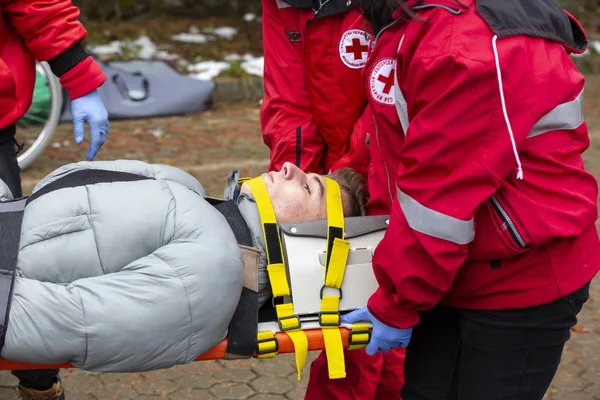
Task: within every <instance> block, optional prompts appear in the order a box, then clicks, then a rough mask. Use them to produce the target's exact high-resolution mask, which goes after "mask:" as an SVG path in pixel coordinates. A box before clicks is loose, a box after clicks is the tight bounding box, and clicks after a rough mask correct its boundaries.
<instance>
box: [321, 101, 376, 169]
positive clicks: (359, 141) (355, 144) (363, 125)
mask: <svg viewBox="0 0 600 400" xmlns="http://www.w3.org/2000/svg"><path fill="white" fill-rule="evenodd" d="M372 126H373V113H372V112H371V108H370V107H369V106H367V107H366V108H365V110H364V111H363V113H362V115H361V117H360V118H359V119H358V121H356V123H355V124H354V128H353V129H352V133H351V135H350V145H349V148H348V152H347V153H346V154H345V155H344V156H343V157H341V158H340V159H339V160H337V161H336V162H335V163H334V164H333V165H332V167H331V171H332V172H335V170H336V169H339V168H343V167H350V168H352V169H354V170H355V171H356V172H358V173H359V174H361V175H362V176H364V177H365V179H366V178H367V175H368V172H369V165H370V161H371V155H370V153H369V148H368V147H367V135H368V133H369V130H370V129H371V128H372Z"/></svg>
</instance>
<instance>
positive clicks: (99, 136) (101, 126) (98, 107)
mask: <svg viewBox="0 0 600 400" xmlns="http://www.w3.org/2000/svg"><path fill="white" fill-rule="evenodd" d="M71 113H72V114H73V126H74V128H75V132H74V136H75V143H77V144H81V142H83V132H84V124H85V122H86V121H87V123H88V125H89V127H90V138H91V143H90V147H89V148H88V151H87V155H86V156H87V159H88V160H90V161H91V160H93V159H94V157H96V153H98V150H100V147H102V145H103V144H104V142H105V141H106V134H107V133H108V112H107V111H106V108H105V107H104V103H103V102H102V98H101V97H100V93H98V90H94V91H93V92H90V93H88V94H86V95H84V96H81V97H78V98H76V99H74V100H72V101H71Z"/></svg>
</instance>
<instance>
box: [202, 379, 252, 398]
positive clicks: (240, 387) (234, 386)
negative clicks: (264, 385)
mask: <svg viewBox="0 0 600 400" xmlns="http://www.w3.org/2000/svg"><path fill="white" fill-rule="evenodd" d="M210 392H211V393H212V394H213V396H215V397H216V398H218V399H223V400H243V399H247V398H248V397H250V396H251V395H253V394H255V393H254V391H253V390H252V389H251V388H250V387H249V386H248V385H246V384H243V383H230V382H224V383H219V384H217V385H215V386H213V387H212V388H211V389H210Z"/></svg>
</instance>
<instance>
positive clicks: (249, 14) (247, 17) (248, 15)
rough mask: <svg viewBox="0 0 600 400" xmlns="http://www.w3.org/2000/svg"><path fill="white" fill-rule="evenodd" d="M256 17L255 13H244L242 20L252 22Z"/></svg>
mask: <svg viewBox="0 0 600 400" xmlns="http://www.w3.org/2000/svg"><path fill="white" fill-rule="evenodd" d="M255 19H256V15H254V14H252V13H248V14H246V15H244V21H246V22H252V21H254V20H255Z"/></svg>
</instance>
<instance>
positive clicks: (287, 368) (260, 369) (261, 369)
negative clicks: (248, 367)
mask: <svg viewBox="0 0 600 400" xmlns="http://www.w3.org/2000/svg"><path fill="white" fill-rule="evenodd" d="M277 357H281V356H276V357H275V358H277ZM277 361H279V362H277ZM253 370H254V372H256V373H257V374H259V375H273V376H288V375H290V374H293V375H294V376H296V363H295V361H294V360H293V359H292V360H287V359H284V360H275V359H273V360H267V359H266V360H261V362H260V363H258V364H256V366H255V367H254V368H253Z"/></svg>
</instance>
